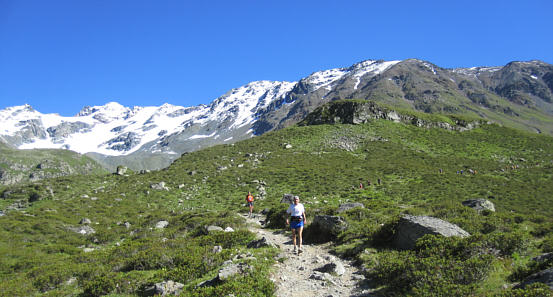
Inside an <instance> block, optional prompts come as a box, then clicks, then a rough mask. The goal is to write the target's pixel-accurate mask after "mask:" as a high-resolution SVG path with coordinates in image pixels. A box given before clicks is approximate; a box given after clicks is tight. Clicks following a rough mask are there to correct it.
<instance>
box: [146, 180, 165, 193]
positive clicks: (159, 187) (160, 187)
mask: <svg viewBox="0 0 553 297" xmlns="http://www.w3.org/2000/svg"><path fill="white" fill-rule="evenodd" d="M150 188H152V189H153V190H160V191H162V190H164V191H169V188H168V187H166V186H165V182H164V181H162V182H159V183H155V184H151V185H150Z"/></svg>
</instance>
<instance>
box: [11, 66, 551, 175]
mask: <svg viewBox="0 0 553 297" xmlns="http://www.w3.org/2000/svg"><path fill="white" fill-rule="evenodd" d="M339 99H363V100H369V101H372V102H378V103H384V104H387V105H389V106H391V107H392V108H394V109H395V108H399V109H404V110H415V111H421V112H424V113H429V114H433V113H448V114H457V115H467V116H472V117H480V118H483V119H485V121H493V122H496V123H498V124H502V125H505V126H511V127H515V128H520V129H526V130H529V131H534V132H538V133H546V134H553V128H551V127H553V65H550V64H547V63H544V62H541V61H528V62H511V63H509V64H507V65H505V66H503V67H473V68H461V69H446V68H441V67H439V66H437V65H434V64H432V63H430V62H427V61H421V60H417V59H408V60H404V61H381V60H379V61H375V60H367V61H363V62H360V63H357V64H354V65H352V66H350V67H346V68H335V69H329V70H323V71H318V72H314V73H313V74H311V75H309V76H307V77H305V78H303V79H300V80H299V81H297V82H278V81H256V82H252V83H249V84H247V85H245V86H242V87H239V88H236V89H232V90H230V91H229V92H227V93H226V94H224V95H223V96H221V97H219V98H217V99H215V100H214V101H213V102H211V103H210V104H209V105H198V106H193V107H181V106H175V105H171V104H164V105H162V106H159V107H133V108H129V107H124V106H121V105H120V104H118V103H115V102H111V103H108V104H106V105H104V106H94V107H85V108H83V109H82V110H81V112H79V113H78V114H77V115H76V116H74V117H61V116H59V115H55V114H41V113H39V112H38V111H36V110H34V109H33V108H32V107H31V106H29V105H24V106H16V107H9V108H6V109H4V110H1V111H0V121H1V122H2V123H3V126H2V129H0V141H3V142H5V143H7V144H9V145H11V146H14V147H17V148H20V149H30V148H62V149H70V150H74V151H77V152H79V153H82V154H85V153H86V154H88V155H89V156H90V157H92V158H94V159H95V160H97V161H98V162H100V163H101V164H102V165H103V166H104V167H106V168H108V169H110V170H114V169H115V167H116V166H117V165H125V166H128V167H129V168H131V169H133V170H141V169H158V168H164V167H166V166H168V165H169V164H170V163H171V162H172V161H173V160H175V159H176V158H178V157H179V156H180V155H181V154H182V153H184V152H190V151H195V150H198V149H201V148H204V147H208V146H212V145H216V144H225V143H233V142H236V141H239V140H243V139H246V138H249V137H253V136H255V135H261V134H263V133H265V132H268V131H272V130H275V129H281V128H284V127H287V126H289V125H292V124H296V123H298V122H300V121H302V120H303V119H304V118H305V117H307V116H308V115H309V114H310V113H311V112H313V111H315V110H316V109H317V108H319V107H321V106H323V105H324V104H326V103H328V102H330V101H336V100H339ZM373 114H374V113H373ZM381 116H382V118H386V119H391V120H401V121H403V120H405V121H410V120H411V121H412V119H408V118H404V119H402V118H401V117H400V118H399V119H398V118H397V115H394V114H393V113H387V114H384V115H381ZM345 118H346V117H344V116H340V119H345ZM354 120H356V121H357V120H361V121H363V119H362V118H360V117H357V119H354ZM420 120H421V119H417V121H419V122H418V123H417V124H418V125H419V124H420V125H425V123H424V122H420ZM446 128H448V127H446ZM454 128H455V127H454Z"/></svg>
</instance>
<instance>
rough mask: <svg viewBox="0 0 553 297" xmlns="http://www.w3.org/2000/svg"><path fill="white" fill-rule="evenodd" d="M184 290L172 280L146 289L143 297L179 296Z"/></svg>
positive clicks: (182, 286) (181, 285)
mask: <svg viewBox="0 0 553 297" xmlns="http://www.w3.org/2000/svg"><path fill="white" fill-rule="evenodd" d="M182 288H184V285H183V284H181V283H178V282H174V281H172V280H168V281H165V282H161V283H157V284H154V285H153V286H150V287H148V288H146V290H145V291H144V296H154V295H155V296H167V295H179V294H180V293H181V291H182Z"/></svg>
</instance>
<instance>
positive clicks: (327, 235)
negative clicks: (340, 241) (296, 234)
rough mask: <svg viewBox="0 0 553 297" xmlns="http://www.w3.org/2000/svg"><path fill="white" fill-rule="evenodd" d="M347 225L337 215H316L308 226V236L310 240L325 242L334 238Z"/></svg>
mask: <svg viewBox="0 0 553 297" xmlns="http://www.w3.org/2000/svg"><path fill="white" fill-rule="evenodd" d="M347 227H348V225H347V223H346V221H344V219H343V218H342V217H339V216H328V215H317V216H315V218H313V222H312V223H311V225H310V226H309V232H308V234H307V235H308V237H307V238H309V240H310V241H312V242H327V241H330V240H333V239H336V237H337V236H338V234H340V233H341V232H343V231H344V230H346V229H347Z"/></svg>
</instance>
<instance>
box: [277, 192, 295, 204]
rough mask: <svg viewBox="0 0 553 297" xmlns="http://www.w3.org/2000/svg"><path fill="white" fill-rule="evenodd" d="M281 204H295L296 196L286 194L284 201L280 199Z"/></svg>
mask: <svg viewBox="0 0 553 297" xmlns="http://www.w3.org/2000/svg"><path fill="white" fill-rule="evenodd" d="M280 203H287V204H292V203H294V195H292V194H284V195H283V196H282V199H280Z"/></svg>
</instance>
